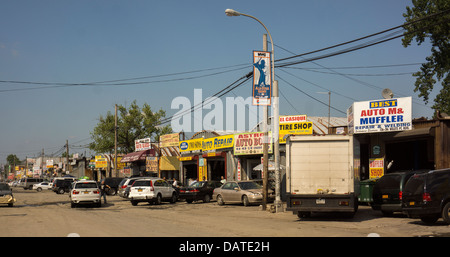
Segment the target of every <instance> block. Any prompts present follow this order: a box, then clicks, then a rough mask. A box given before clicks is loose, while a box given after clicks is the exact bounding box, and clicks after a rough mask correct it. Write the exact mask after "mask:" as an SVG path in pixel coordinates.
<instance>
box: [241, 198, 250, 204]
mask: <svg viewBox="0 0 450 257" xmlns="http://www.w3.org/2000/svg"><path fill="white" fill-rule="evenodd" d="M242 203H243V204H244V206H249V205H250V201H249V200H248V197H247V196H246V195H244V196H242Z"/></svg>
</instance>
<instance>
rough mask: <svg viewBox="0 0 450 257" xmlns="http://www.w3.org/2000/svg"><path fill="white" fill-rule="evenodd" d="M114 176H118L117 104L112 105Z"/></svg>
mask: <svg viewBox="0 0 450 257" xmlns="http://www.w3.org/2000/svg"><path fill="white" fill-rule="evenodd" d="M114 176H115V177H118V176H119V174H118V173H117V104H116V105H115V107H114Z"/></svg>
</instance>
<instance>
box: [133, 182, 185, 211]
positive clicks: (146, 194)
mask: <svg viewBox="0 0 450 257" xmlns="http://www.w3.org/2000/svg"><path fill="white" fill-rule="evenodd" d="M128 198H129V199H130V201H131V204H132V205H133V206H136V205H137V204H138V203H139V202H149V203H155V204H161V202H162V201H169V202H170V203H175V202H176V201H177V194H176V192H175V189H174V188H173V187H172V185H169V183H167V181H165V180H163V179H160V178H148V179H139V180H136V181H135V182H134V183H133V186H132V187H131V189H130V194H129V195H128Z"/></svg>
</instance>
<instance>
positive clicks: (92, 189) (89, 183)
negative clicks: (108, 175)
mask: <svg viewBox="0 0 450 257" xmlns="http://www.w3.org/2000/svg"><path fill="white" fill-rule="evenodd" d="M70 201H71V207H72V208H74V207H76V206H77V205H78V204H95V205H96V206H97V207H101V206H102V203H101V193H100V188H99V187H98V184H97V182H96V181H95V180H80V181H77V182H75V183H73V184H72V189H71V190H70Z"/></svg>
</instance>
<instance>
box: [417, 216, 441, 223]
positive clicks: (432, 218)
mask: <svg viewBox="0 0 450 257" xmlns="http://www.w3.org/2000/svg"><path fill="white" fill-rule="evenodd" d="M438 219H439V216H437V215H434V216H425V217H422V218H420V220H421V221H423V222H424V223H426V224H434V223H436V221H437V220H438Z"/></svg>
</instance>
